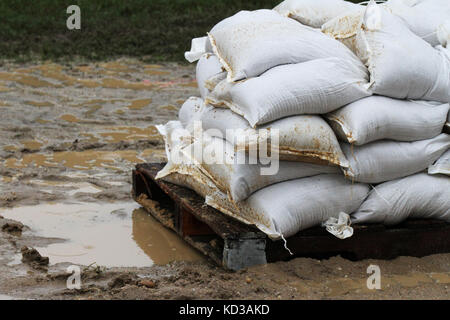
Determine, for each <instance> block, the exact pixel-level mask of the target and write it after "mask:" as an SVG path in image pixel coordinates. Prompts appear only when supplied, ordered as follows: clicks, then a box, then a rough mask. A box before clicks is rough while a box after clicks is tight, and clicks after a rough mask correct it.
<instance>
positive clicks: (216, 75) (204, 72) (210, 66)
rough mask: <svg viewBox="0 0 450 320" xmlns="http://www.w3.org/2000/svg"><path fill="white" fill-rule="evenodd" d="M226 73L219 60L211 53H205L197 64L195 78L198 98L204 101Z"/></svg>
mask: <svg viewBox="0 0 450 320" xmlns="http://www.w3.org/2000/svg"><path fill="white" fill-rule="evenodd" d="M226 76H227V73H226V72H225V70H224V69H223V68H222V64H221V63H220V61H219V59H218V58H217V57H216V56H215V55H214V54H212V53H205V54H204V55H203V56H202V57H201V58H200V60H199V61H198V62H197V67H196V78H197V85H198V89H199V90H200V96H201V97H202V98H203V99H204V98H205V97H206V95H207V94H208V93H209V91H210V90H212V89H214V87H215V85H216V84H217V83H218V82H220V81H221V80H223V79H225V78H226Z"/></svg>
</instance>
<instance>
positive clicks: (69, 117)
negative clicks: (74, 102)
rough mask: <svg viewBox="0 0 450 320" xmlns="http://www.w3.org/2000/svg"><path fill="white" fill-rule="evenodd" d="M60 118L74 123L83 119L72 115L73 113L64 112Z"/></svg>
mask: <svg viewBox="0 0 450 320" xmlns="http://www.w3.org/2000/svg"><path fill="white" fill-rule="evenodd" d="M60 119H61V120H64V121H67V122H72V123H78V122H80V121H81V120H80V119H78V118H77V117H75V116H74V115H72V114H63V115H62V116H61V117H60Z"/></svg>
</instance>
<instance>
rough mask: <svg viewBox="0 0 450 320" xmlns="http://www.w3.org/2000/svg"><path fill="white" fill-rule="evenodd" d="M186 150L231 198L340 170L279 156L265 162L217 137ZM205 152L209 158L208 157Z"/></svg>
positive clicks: (184, 150) (336, 172)
mask: <svg viewBox="0 0 450 320" xmlns="http://www.w3.org/2000/svg"><path fill="white" fill-rule="evenodd" d="M197 144H198V145H199V146H197ZM196 147H200V149H201V150H203V154H200V153H196V152H195V150H196ZM183 152H184V154H185V155H186V157H187V158H190V159H192V160H193V163H194V164H195V165H196V166H197V167H198V168H199V170H200V171H202V173H204V174H205V175H206V176H208V178H210V179H211V180H212V181H213V182H214V184H215V185H216V186H217V187H218V188H219V189H220V191H222V192H223V193H225V194H227V195H228V197H229V199H230V200H231V201H242V200H245V199H247V198H248V197H249V196H250V195H251V194H252V193H254V192H255V191H257V190H260V189H262V188H264V187H266V186H269V185H272V184H274V183H278V182H282V181H287V180H292V179H297V178H303V177H310V176H314V175H318V174H323V173H335V174H339V173H341V171H340V170H339V167H336V166H323V165H317V164H309V163H302V162H292V161H281V162H278V159H275V161H274V162H276V163H268V164H262V163H261V162H260V161H258V160H256V159H250V158H249V157H248V155H245V154H238V153H236V152H235V151H234V147H233V145H231V144H230V143H229V142H227V141H226V140H223V139H221V138H216V137H212V138H211V139H202V141H195V142H194V143H193V144H192V145H190V146H188V147H186V148H184V149H183ZM205 153H208V155H206V154H205ZM206 156H208V157H209V158H208V159H205V157H206ZM207 160H210V161H207ZM211 160H214V161H211ZM262 168H265V169H266V170H263V169H262Z"/></svg>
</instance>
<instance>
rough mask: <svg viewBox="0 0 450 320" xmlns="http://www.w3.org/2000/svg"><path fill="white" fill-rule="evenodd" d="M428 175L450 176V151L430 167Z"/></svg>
mask: <svg viewBox="0 0 450 320" xmlns="http://www.w3.org/2000/svg"><path fill="white" fill-rule="evenodd" d="M428 174H445V175H448V176H450V150H448V151H447V152H446V153H444V154H443V155H442V156H441V157H440V158H439V159H438V160H437V161H436V162H435V163H434V164H433V165H431V166H429V167H428Z"/></svg>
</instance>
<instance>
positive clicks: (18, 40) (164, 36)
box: [0, 0, 358, 62]
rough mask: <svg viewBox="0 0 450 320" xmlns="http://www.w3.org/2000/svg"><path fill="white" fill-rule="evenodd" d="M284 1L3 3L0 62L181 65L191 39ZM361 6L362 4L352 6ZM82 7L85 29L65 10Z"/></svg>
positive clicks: (45, 0) (26, 0) (32, 0)
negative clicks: (70, 24)
mask: <svg viewBox="0 0 450 320" xmlns="http://www.w3.org/2000/svg"><path fill="white" fill-rule="evenodd" d="M279 2H281V0H251V1H250V0H249V1H244V0H0V59H5V58H6V59H12V60H15V61H27V60H30V59H42V60H47V59H50V60H71V59H75V58H77V59H79V58H81V59H83V60H88V61H92V60H104V59H112V58H116V57H120V56H131V57H138V58H142V59H144V60H147V61H156V62H157V61H183V53H184V51H186V49H188V48H189V46H190V40H191V38H193V37H198V36H203V35H204V34H205V32H206V31H208V30H209V29H211V27H213V26H214V25H215V24H216V23H217V22H219V21H220V20H222V19H224V18H226V17H228V16H230V15H232V14H234V13H236V12H238V11H240V10H255V9H260V8H272V7H274V6H275V5H276V4H278V3H279ZM354 2H358V1H354ZM71 4H77V5H79V6H80V8H81V30H72V31H71V30H68V29H67V28H66V19H67V17H68V16H69V15H68V14H67V13H66V9H67V7H68V6H69V5H71Z"/></svg>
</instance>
